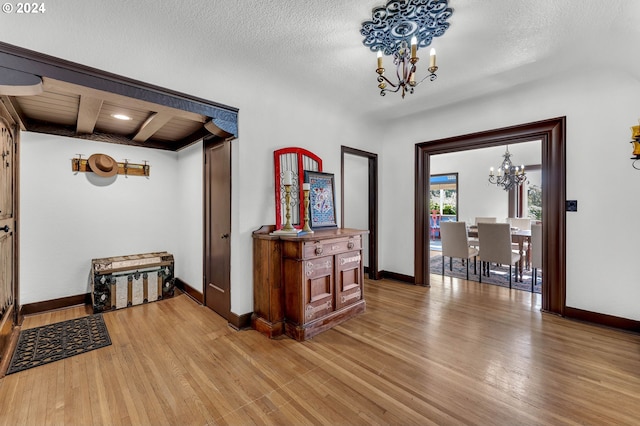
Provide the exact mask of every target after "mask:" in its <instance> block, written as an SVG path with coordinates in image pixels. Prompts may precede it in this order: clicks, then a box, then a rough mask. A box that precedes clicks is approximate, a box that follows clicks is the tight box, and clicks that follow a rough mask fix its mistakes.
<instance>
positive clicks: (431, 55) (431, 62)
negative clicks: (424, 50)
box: [429, 47, 436, 68]
mask: <svg viewBox="0 0 640 426" xmlns="http://www.w3.org/2000/svg"><path fill="white" fill-rule="evenodd" d="M435 66H436V49H434V48H433V47H432V48H431V52H429V68H435Z"/></svg>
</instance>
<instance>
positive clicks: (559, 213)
mask: <svg viewBox="0 0 640 426" xmlns="http://www.w3.org/2000/svg"><path fill="white" fill-rule="evenodd" d="M565 129H566V118H565V117H559V118H554V119H549V120H544V121H538V122H533V123H527V124H522V125H518V126H512V127H506V128H501V129H495V130H489V131H485V132H479V133H473V134H468V135H462V136H456V137H452V138H446V139H440V140H434V141H427V142H422V143H418V144H416V191H415V241H414V248H415V250H414V254H415V263H414V265H415V271H414V272H415V274H414V277H415V283H416V284H419V285H426V286H428V285H430V281H429V280H430V268H429V250H428V248H427V247H428V246H427V244H428V238H429V227H428V224H429V212H428V210H427V207H426V206H428V200H427V194H428V193H429V186H430V179H429V177H430V175H431V157H432V156H433V155H438V154H445V153H453V152H460V151H468V150H472V149H478V148H488V147H496V146H504V145H505V144H509V145H512V144H518V143H523V142H529V141H534V140H540V143H541V173H542V185H541V187H542V188H543V191H542V194H541V200H542V213H541V214H542V218H543V222H544V227H543V240H544V241H545V243H544V245H543V250H542V258H543V264H544V265H545V266H544V273H545V278H546V280H545V281H546V282H545V285H544V286H543V289H542V310H543V311H545V312H552V313H556V314H559V315H564V310H565V308H566V306H565V297H566V266H565V262H566V243H565V211H564V204H565V193H566V190H565V182H566V177H565V173H566V171H565V156H566V155H565V150H566V149H565V134H566V133H565V132H566V130H565Z"/></svg>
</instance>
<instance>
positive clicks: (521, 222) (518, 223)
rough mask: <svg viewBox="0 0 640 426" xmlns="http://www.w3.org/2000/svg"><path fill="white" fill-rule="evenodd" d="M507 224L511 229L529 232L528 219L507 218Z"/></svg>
mask: <svg viewBox="0 0 640 426" xmlns="http://www.w3.org/2000/svg"><path fill="white" fill-rule="evenodd" d="M507 222H508V223H510V224H511V227H512V228H518V229H521V230H523V231H530V230H531V219H529V218H528V217H508V218H507Z"/></svg>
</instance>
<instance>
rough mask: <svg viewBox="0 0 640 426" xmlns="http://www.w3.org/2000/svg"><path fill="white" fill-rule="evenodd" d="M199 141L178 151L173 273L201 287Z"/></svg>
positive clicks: (201, 238) (201, 225) (201, 213)
mask: <svg viewBox="0 0 640 426" xmlns="http://www.w3.org/2000/svg"><path fill="white" fill-rule="evenodd" d="M202 149H203V147H202V141H200V142H198V143H195V144H193V145H191V146H189V147H187V148H184V149H182V150H180V151H178V182H177V187H178V193H177V194H176V195H175V200H176V202H175V208H176V211H177V213H178V221H177V223H176V224H175V226H176V227H177V231H178V233H177V241H176V243H177V246H178V250H177V252H176V253H175V255H174V258H175V262H176V270H175V275H176V277H179V278H180V279H181V280H183V281H184V282H186V283H187V284H188V285H189V286H190V287H192V288H194V289H195V290H198V291H199V292H200V293H202V292H204V288H203V285H204V284H203V278H202V277H203V271H202V268H203V266H202V263H203V235H204V229H203V227H204V222H203V221H204V218H203V207H204V206H203V193H202V191H203V177H202V168H203V151H202Z"/></svg>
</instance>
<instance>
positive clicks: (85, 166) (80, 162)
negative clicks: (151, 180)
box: [71, 154, 151, 176]
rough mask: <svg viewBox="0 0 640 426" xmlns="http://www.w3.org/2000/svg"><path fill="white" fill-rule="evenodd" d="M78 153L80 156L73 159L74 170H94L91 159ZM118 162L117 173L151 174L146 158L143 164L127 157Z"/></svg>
mask: <svg viewBox="0 0 640 426" xmlns="http://www.w3.org/2000/svg"><path fill="white" fill-rule="evenodd" d="M77 155H78V156H77V157H76V158H72V159H71V170H72V171H73V172H93V170H91V166H90V165H89V159H87V158H82V156H83V155H82V154H77ZM117 164H118V172H117V174H119V175H125V176H149V172H150V169H151V166H150V165H149V163H148V162H147V161H146V160H144V161H143V164H139V163H130V162H129V160H127V159H125V160H124V162H119V161H118V162H117Z"/></svg>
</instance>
